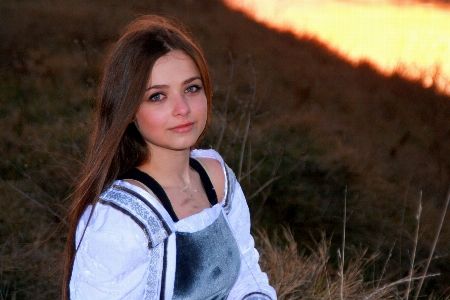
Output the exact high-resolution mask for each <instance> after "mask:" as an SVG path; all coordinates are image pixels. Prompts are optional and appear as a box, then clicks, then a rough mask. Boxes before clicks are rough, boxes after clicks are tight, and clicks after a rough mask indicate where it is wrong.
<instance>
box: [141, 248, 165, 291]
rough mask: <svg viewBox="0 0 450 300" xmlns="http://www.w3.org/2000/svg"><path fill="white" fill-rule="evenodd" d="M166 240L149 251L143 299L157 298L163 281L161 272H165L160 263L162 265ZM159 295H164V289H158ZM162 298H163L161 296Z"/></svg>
mask: <svg viewBox="0 0 450 300" xmlns="http://www.w3.org/2000/svg"><path fill="white" fill-rule="evenodd" d="M166 244H167V240H165V241H164V242H163V243H160V244H159V245H157V246H156V247H155V248H153V249H151V251H149V252H148V253H149V264H150V266H149V268H148V269H147V270H148V272H147V283H146V286H145V290H144V295H143V296H144V297H143V299H145V300H157V299H158V290H159V289H160V287H161V282H160V281H164V277H163V274H164V273H165V269H163V267H162V266H161V265H163V259H164V255H165V254H164V249H165V248H166ZM159 293H160V295H161V297H163V296H162V295H164V290H163V289H161V290H160V291H159ZM161 299H163V298H161Z"/></svg>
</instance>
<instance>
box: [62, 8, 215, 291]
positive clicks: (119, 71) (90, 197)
mask: <svg viewBox="0 0 450 300" xmlns="http://www.w3.org/2000/svg"><path fill="white" fill-rule="evenodd" d="M173 50H181V51H183V52H185V53H186V54H187V55H189V56H190V57H191V58H192V59H193V61H194V62H195V63H196V65H197V67H198V69H199V71H200V74H201V77H202V81H203V86H204V90H205V94H206V98H207V102H208V120H209V115H210V113H211V100H212V89H211V81H210V77H209V72H208V68H207V64H206V61H205V58H204V56H203V54H202V51H201V50H200V48H199V47H198V46H197V45H196V44H195V43H194V42H193V41H192V39H191V37H190V36H189V35H188V34H187V33H186V31H185V30H184V29H183V27H182V26H181V25H180V24H175V23H174V22H173V21H170V20H168V19H166V18H162V17H158V16H143V17H140V18H138V19H137V20H135V21H134V22H132V23H131V24H130V25H128V26H127V27H126V28H125V30H124V32H123V34H122V35H121V37H120V39H119V40H118V41H117V42H116V43H115V44H114V45H113V47H112V51H111V52H110V54H109V56H108V59H107V61H106V65H105V68H104V74H103V79H102V81H101V84H100V88H99V93H98V96H97V108H96V118H95V123H94V130H93V133H92V135H91V140H90V144H89V148H88V152H87V156H86V160H85V163H84V166H83V168H82V170H81V173H80V180H79V182H78V184H77V186H76V189H75V191H74V193H73V202H72V203H71V205H70V208H69V211H68V214H67V221H68V224H69V225H68V227H69V228H68V229H69V230H68V237H67V242H66V249H65V257H64V266H63V268H64V275H63V299H69V298H70V295H69V282H70V277H71V273H72V268H73V262H74V259H75V254H76V251H77V247H78V245H75V233H76V228H77V224H78V221H79V220H80V218H81V216H82V214H83V213H84V211H85V210H86V208H87V207H88V206H89V205H93V206H95V205H96V203H97V201H98V198H99V196H100V194H101V193H102V192H103V191H104V190H105V189H107V188H108V187H109V186H110V185H111V184H112V182H113V181H114V180H115V179H116V178H117V176H118V175H120V174H122V173H124V172H126V171H128V170H129V169H131V168H133V167H136V166H138V165H140V164H142V163H144V162H146V161H147V160H148V159H149V157H150V153H149V151H148V148H147V146H146V144H145V141H144V139H143V138H142V136H141V135H140V133H139V132H138V131H137V128H136V126H135V125H134V122H132V120H133V118H134V116H135V114H136V111H137V110H138V108H139V105H140V104H141V102H142V99H143V96H144V92H145V88H146V85H147V82H148V79H149V75H150V72H151V70H152V68H153V65H154V64H155V62H156V60H158V58H160V57H161V56H163V55H165V54H167V53H168V52H170V51H173ZM202 136H203V134H202ZM202 136H201V137H202ZM201 137H200V138H201ZM91 214H92V211H91Z"/></svg>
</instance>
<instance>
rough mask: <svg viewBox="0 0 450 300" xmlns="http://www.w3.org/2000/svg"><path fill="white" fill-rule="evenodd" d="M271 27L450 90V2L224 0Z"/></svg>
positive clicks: (382, 68)
mask: <svg viewBox="0 0 450 300" xmlns="http://www.w3.org/2000/svg"><path fill="white" fill-rule="evenodd" d="M225 2H226V3H227V5H229V6H230V7H231V8H234V9H238V10H241V11H243V12H245V13H247V14H248V15H250V16H251V17H252V18H254V19H256V20H257V21H260V22H263V23H265V24H267V25H269V26H271V27H274V28H278V29H287V30H290V31H292V32H293V33H295V34H298V35H299V36H302V35H304V34H307V35H312V36H315V37H317V38H318V39H319V40H320V41H322V42H324V43H325V44H327V45H328V46H329V47H330V48H331V49H333V50H334V51H337V52H338V53H339V54H340V55H342V56H344V57H346V58H347V59H349V60H350V61H351V62H353V63H358V62H359V61H360V60H362V59H364V60H367V61H370V62H371V63H373V64H375V65H376V66H377V67H378V68H379V70H381V71H382V72H383V73H385V74H387V75H389V74H391V73H392V72H393V71H398V72H399V73H400V74H402V75H404V76H405V77H408V78H413V79H416V78H419V79H421V80H422V82H423V85H424V86H425V87H429V86H431V85H433V84H435V85H436V86H437V88H438V89H439V90H441V91H442V92H445V93H446V94H449V95H450V80H449V79H450V6H449V5H447V6H443V5H439V6H438V5H433V4H430V3H428V4H424V3H416V2H414V1H407V0H404V1H389V0H346V1H345V0H225Z"/></svg>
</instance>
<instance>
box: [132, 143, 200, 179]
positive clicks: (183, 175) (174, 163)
mask: <svg viewBox="0 0 450 300" xmlns="http://www.w3.org/2000/svg"><path fill="white" fill-rule="evenodd" d="M189 156H190V150H189V149H187V150H183V151H173V150H167V149H164V150H160V149H151V151H150V160H149V161H148V162H146V163H144V164H143V165H141V166H139V167H138V169H139V170H141V171H143V172H145V173H147V174H149V175H150V176H152V177H153V178H154V179H155V180H156V181H157V182H158V183H159V184H160V185H161V186H162V187H163V188H166V187H167V188H172V187H180V186H181V187H182V186H186V185H189V184H191V174H192V173H191V169H190V167H189Z"/></svg>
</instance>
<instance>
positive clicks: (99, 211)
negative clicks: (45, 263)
mask: <svg viewBox="0 0 450 300" xmlns="http://www.w3.org/2000/svg"><path fill="white" fill-rule="evenodd" d="M191 156H192V157H194V158H198V157H208V158H213V159H216V160H218V161H219V162H220V163H221V165H222V167H223V170H224V174H225V169H226V167H225V164H224V162H223V160H222V158H221V157H220V155H219V154H218V153H217V152H216V151H214V150H194V151H192V153H191ZM233 180H236V179H235V178H234V179H233ZM115 184H117V185H120V186H124V187H126V188H129V189H132V190H133V191H135V192H138V193H139V194H140V195H142V196H144V197H145V198H146V199H148V200H149V202H151V203H152V204H153V205H154V206H155V207H156V208H157V209H158V211H159V212H160V213H161V215H162V217H163V218H164V219H165V220H166V221H167V223H168V224H169V226H170V227H172V226H173V229H174V230H175V231H182V232H195V231H198V230H201V229H203V228H205V227H206V226H208V225H210V224H211V223H212V222H213V221H214V220H215V219H216V218H217V216H218V215H219V213H220V212H221V211H224V208H223V205H224V202H225V201H222V202H221V203H220V204H217V205H215V206H213V207H212V208H207V209H205V210H203V211H201V212H200V213H198V214H195V215H193V216H190V217H188V218H185V219H182V220H180V221H179V222H177V223H173V222H172V221H171V219H170V217H169V216H168V214H167V212H166V211H165V210H164V208H163V207H162V205H160V204H159V202H158V201H157V200H156V199H155V198H154V196H152V195H150V194H149V193H148V192H146V191H144V190H143V189H141V188H139V187H136V186H134V185H131V184H128V183H126V182H124V181H116V182H115ZM233 186H234V190H233V191H229V190H228V189H229V187H228V183H227V180H226V184H225V195H227V193H229V192H233V195H232V198H231V203H229V204H228V205H230V208H231V210H230V211H229V213H228V221H229V225H230V227H231V229H232V231H233V233H234V236H235V239H236V241H237V244H238V246H239V249H240V251H241V271H240V274H239V277H238V279H237V281H236V283H235V286H234V287H233V289H232V290H231V292H230V294H229V296H228V299H243V298H245V299H252V297H251V296H250V297H248V296H249V295H250V294H252V293H257V294H258V295H260V293H262V294H265V295H267V296H269V297H270V298H271V299H276V293H275V290H274V289H273V288H272V287H271V286H270V285H269V283H268V279H267V276H266V274H265V273H263V272H262V271H261V269H260V267H259V264H258V260H259V254H258V252H257V251H256V249H255V248H254V241H253V238H252V236H251V235H250V215H249V210H248V206H247V203H246V199H245V196H244V194H243V192H242V189H241V187H240V185H239V184H238V183H236V184H233ZM90 210H91V208H89V209H88V210H86V212H85V213H84V214H83V216H82V218H81V219H80V222H79V224H78V228H77V234H76V240H77V244H78V243H79V241H80V238H81V236H82V234H83V231H84V229H85V227H86V223H87V220H88V218H89V214H90ZM175 243H176V241H175V234H172V235H170V236H169V238H168V239H167V255H168V257H167V269H166V273H167V274H166V277H165V278H162V277H163V276H162V274H161V273H162V261H163V255H164V251H163V250H164V249H163V244H164V243H161V244H159V245H156V246H155V247H153V248H152V249H149V248H148V238H147V237H146V235H145V234H144V231H143V230H142V229H141V227H139V226H138V225H137V223H136V222H135V221H133V220H132V219H131V218H130V217H129V216H127V215H126V214H124V213H122V212H121V211H119V210H117V209H115V208H113V207H111V206H109V205H104V204H101V203H98V204H97V205H96V207H95V209H94V213H93V215H92V218H91V220H90V222H89V224H88V226H87V228H86V231H85V233H84V237H83V239H82V242H81V244H80V247H79V249H78V251H77V254H76V257H75V262H74V266H73V271H72V278H71V281H70V298H71V299H80V300H86V299H159V293H160V292H161V290H160V289H161V283H162V281H164V285H165V288H166V290H165V296H166V299H170V298H171V295H172V292H173V280H174V273H175V258H176V250H175V249H176V246H175ZM149 287H150V288H149ZM246 296H247V297H246ZM261 299H263V298H261ZM267 299H269V298H268V297H267Z"/></svg>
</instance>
